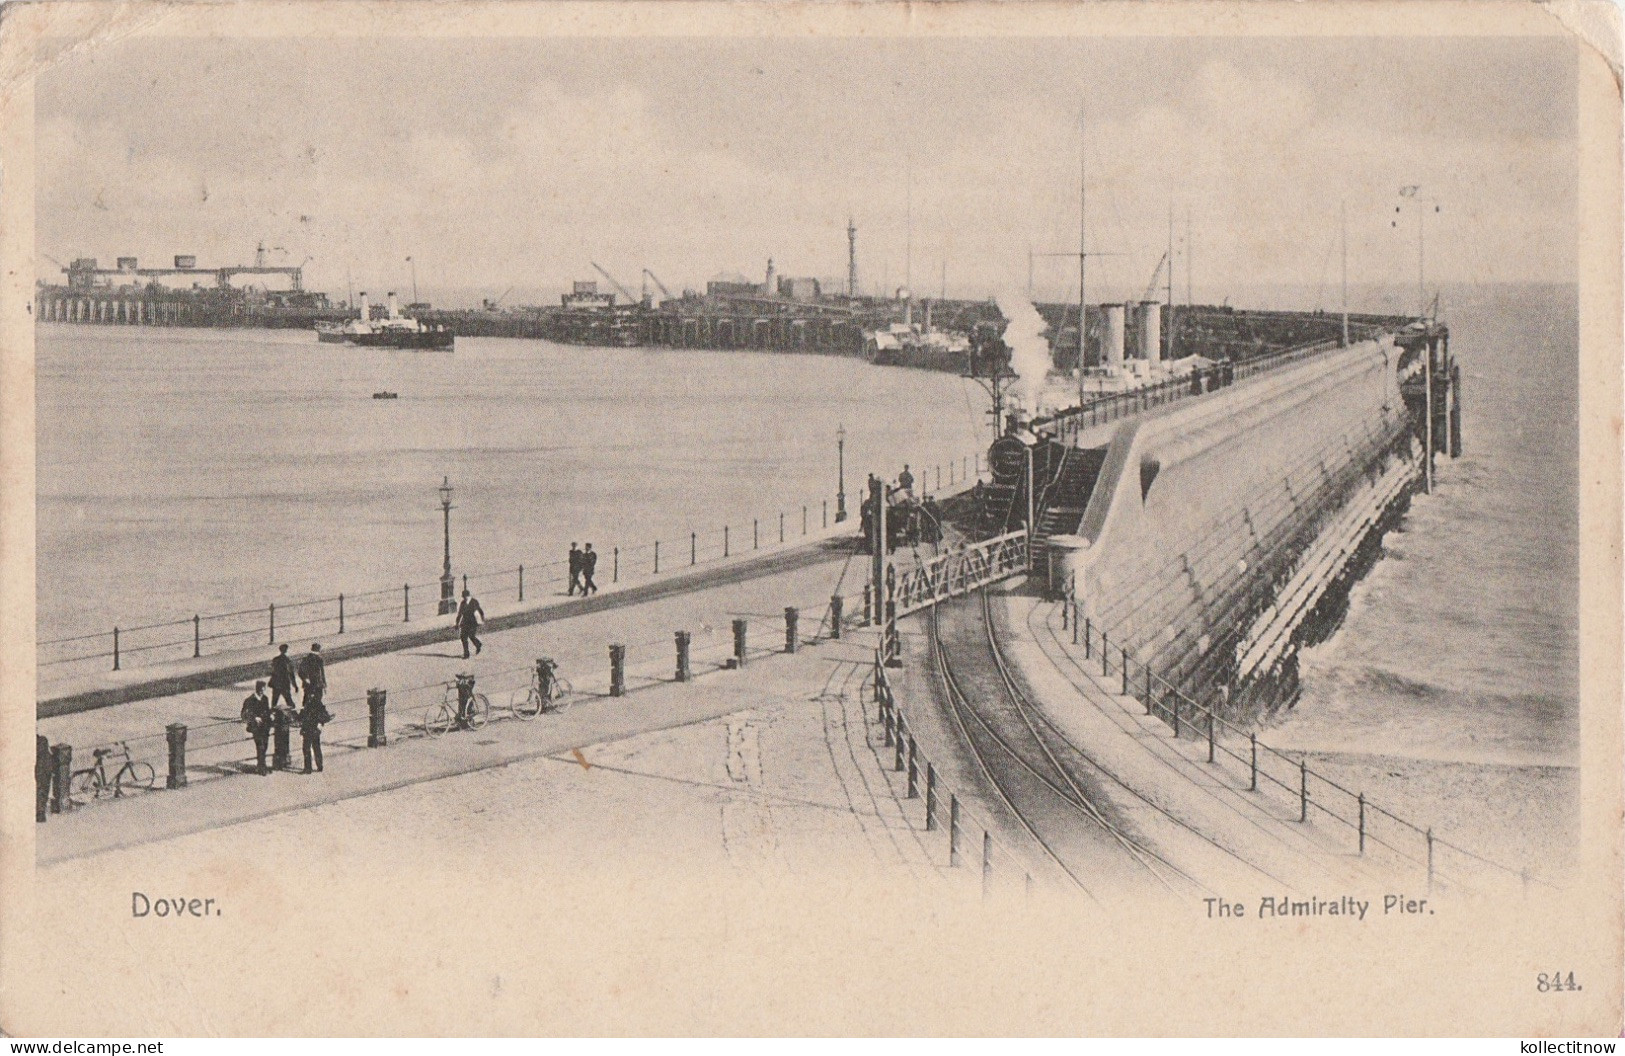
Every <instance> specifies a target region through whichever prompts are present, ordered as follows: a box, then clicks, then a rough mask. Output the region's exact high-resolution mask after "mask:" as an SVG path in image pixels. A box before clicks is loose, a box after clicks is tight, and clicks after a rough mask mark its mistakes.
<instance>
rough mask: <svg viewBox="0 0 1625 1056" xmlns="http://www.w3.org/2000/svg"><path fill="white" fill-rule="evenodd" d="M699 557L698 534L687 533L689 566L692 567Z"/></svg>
mask: <svg viewBox="0 0 1625 1056" xmlns="http://www.w3.org/2000/svg"><path fill="white" fill-rule="evenodd" d="M699 556H700V533H698V532H689V533H688V563H689V564H690V565H693V564H695V563H697V562H698V560H699Z"/></svg>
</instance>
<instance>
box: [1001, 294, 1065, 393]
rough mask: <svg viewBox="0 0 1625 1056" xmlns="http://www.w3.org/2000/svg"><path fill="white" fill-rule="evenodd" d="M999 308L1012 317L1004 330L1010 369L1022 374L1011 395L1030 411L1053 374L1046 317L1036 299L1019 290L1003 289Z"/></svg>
mask: <svg viewBox="0 0 1625 1056" xmlns="http://www.w3.org/2000/svg"><path fill="white" fill-rule="evenodd" d="M994 303H996V304H997V305H998V306H999V312H1000V313H1001V314H1002V315H1003V316H1004V317H1005V318H1006V319H1008V320H1009V321H1010V325H1009V326H1007V327H1005V330H1004V343H1005V344H1006V345H1009V346H1010V369H1012V370H1014V371H1015V372H1016V374H1017V375H1018V379H1017V381H1016V383H1015V384H1014V386H1012V388H1011V395H1012V397H1014V399H1015V400H1016V401H1017V402H1018V403H1019V404H1020V405H1021V409H1022V410H1023V411H1024V412H1026V413H1027V414H1029V415H1031V414H1035V413H1037V412H1038V410H1039V405H1038V401H1039V397H1040V396H1042V395H1043V392H1044V382H1045V380H1046V378H1047V377H1048V375H1049V368H1050V364H1051V363H1052V362H1053V360H1052V359H1051V357H1050V348H1049V342H1048V341H1046V340H1045V339H1044V329H1045V326H1044V319H1043V317H1042V316H1040V315H1039V314H1038V310H1037V309H1036V308H1034V307H1033V306H1032V302H1031V301H1029V300H1027V298H1025V297H1023V296H1022V295H1020V294H1019V293H1014V292H1006V293H1001V294H999V295H998V296H997V297H995V298H994Z"/></svg>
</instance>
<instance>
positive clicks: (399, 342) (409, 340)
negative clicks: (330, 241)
mask: <svg viewBox="0 0 1625 1056" xmlns="http://www.w3.org/2000/svg"><path fill="white" fill-rule="evenodd" d="M316 340H318V341H321V342H323V343H324V344H329V345H360V346H362V347H365V348H405V349H421V350H439V349H445V350H447V351H450V350H451V349H452V347H453V343H454V342H455V341H456V334H454V333H453V332H452V331H451V329H450V328H449V327H445V326H425V325H424V324H423V323H421V322H419V321H418V320H416V319H413V318H411V317H410V316H404V315H401V313H400V307H399V305H397V304H396V302H395V295H394V294H393V293H391V294H390V295H389V308H388V311H387V313H386V314H385V316H384V318H382V319H377V320H374V319H373V318H371V308H370V307H369V306H368V304H367V295H366V294H365V293H363V294H362V295H361V306H360V313H359V317H358V318H355V319H351V320H350V321H349V322H346V323H326V322H318V323H317V324H316Z"/></svg>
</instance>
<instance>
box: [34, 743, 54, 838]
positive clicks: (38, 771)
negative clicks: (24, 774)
mask: <svg viewBox="0 0 1625 1056" xmlns="http://www.w3.org/2000/svg"><path fill="white" fill-rule="evenodd" d="M51 776H52V775H51V742H50V741H49V740H48V739H47V738H46V737H45V736H44V735H43V734H38V733H36V734H35V735H34V822H35V824H38V823H40V822H42V821H44V820H45V818H46V816H47V815H48V814H50V812H51Z"/></svg>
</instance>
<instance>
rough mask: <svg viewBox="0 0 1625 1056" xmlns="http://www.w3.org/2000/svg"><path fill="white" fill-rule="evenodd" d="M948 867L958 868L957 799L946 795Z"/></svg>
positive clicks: (949, 794) (952, 795)
mask: <svg viewBox="0 0 1625 1056" xmlns="http://www.w3.org/2000/svg"><path fill="white" fill-rule="evenodd" d="M948 867H949V868H950V869H957V868H959V797H958V796H956V795H954V794H953V793H952V792H950V793H948Z"/></svg>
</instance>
